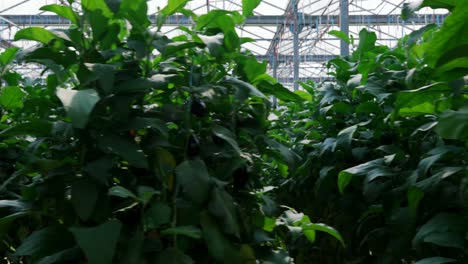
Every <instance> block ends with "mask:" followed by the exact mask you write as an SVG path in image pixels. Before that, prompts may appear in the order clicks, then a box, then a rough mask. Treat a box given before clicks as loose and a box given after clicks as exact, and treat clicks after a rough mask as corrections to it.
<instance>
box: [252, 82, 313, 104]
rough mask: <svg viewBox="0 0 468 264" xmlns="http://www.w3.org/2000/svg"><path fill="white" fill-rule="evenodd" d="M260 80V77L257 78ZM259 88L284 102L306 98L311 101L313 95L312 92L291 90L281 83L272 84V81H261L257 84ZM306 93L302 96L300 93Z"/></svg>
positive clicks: (301, 100)
mask: <svg viewBox="0 0 468 264" xmlns="http://www.w3.org/2000/svg"><path fill="white" fill-rule="evenodd" d="M257 80H258V79H257ZM256 86H257V87H258V90H260V91H261V92H262V93H264V94H267V95H272V96H274V97H276V98H278V99H280V100H281V101H284V102H298V103H299V102H303V101H304V99H306V100H309V101H311V100H312V97H311V95H310V94H308V93H306V92H303V91H295V92H291V91H290V90H288V89H287V88H286V87H284V86H283V85H282V84H280V83H274V84H272V83H271V82H270V81H260V82H258V83H257V84H256ZM301 92H302V93H304V94H305V95H303V96H301V94H299V93H301Z"/></svg>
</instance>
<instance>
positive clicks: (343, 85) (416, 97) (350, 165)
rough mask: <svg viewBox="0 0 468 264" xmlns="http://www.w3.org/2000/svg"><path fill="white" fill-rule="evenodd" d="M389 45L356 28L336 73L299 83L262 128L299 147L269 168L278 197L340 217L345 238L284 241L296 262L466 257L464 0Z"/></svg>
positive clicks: (335, 63) (330, 218) (334, 63)
mask: <svg viewBox="0 0 468 264" xmlns="http://www.w3.org/2000/svg"><path fill="white" fill-rule="evenodd" d="M426 6H429V7H433V8H446V9H448V10H450V15H449V16H448V17H447V19H446V20H445V22H444V23H443V25H442V26H441V27H440V28H438V27H437V26H436V25H427V26H425V27H423V28H421V29H420V30H417V31H415V32H413V33H412V34H410V35H409V36H407V37H405V38H403V39H401V40H400V41H399V43H398V45H397V46H396V47H395V48H389V47H387V46H381V45H376V40H377V37H376V34H375V33H373V32H369V31H367V30H366V29H363V30H362V31H361V32H360V33H359V40H360V41H359V43H358V44H357V45H355V44H354V43H353V42H352V40H351V39H349V38H348V37H347V36H345V35H343V34H342V33H341V32H331V34H334V35H336V36H338V37H340V38H341V39H343V40H344V41H346V42H348V43H350V44H352V46H353V47H354V52H353V53H352V54H351V55H350V56H346V57H343V58H337V59H333V60H331V61H329V62H328V69H329V70H330V74H331V75H333V76H334V77H335V78H336V82H325V83H322V84H315V83H312V82H309V83H302V87H303V90H302V91H299V92H298V93H297V94H298V95H300V96H302V97H303V98H304V99H305V100H306V101H305V102H304V103H302V104H297V103H284V104H282V105H281V106H280V107H279V109H277V110H276V111H275V115H276V116H275V117H274V120H273V121H272V125H271V129H270V130H269V134H270V135H271V137H273V138H275V139H276V140H277V141H279V142H281V143H283V144H286V145H288V146H290V147H291V148H292V149H293V150H294V152H295V153H297V154H298V155H299V156H301V157H303V158H304V162H303V164H301V165H300V166H299V168H297V169H294V168H291V167H288V165H287V164H285V163H281V162H277V163H275V164H274V165H273V166H272V167H271V169H278V170H280V171H282V172H283V173H282V174H283V177H282V178H275V179H272V181H273V182H272V184H273V185H277V186H281V188H279V189H277V195H278V197H280V199H281V201H282V202H283V203H286V204H289V205H291V206H293V207H295V208H298V209H300V210H302V211H304V212H305V213H306V214H307V215H308V216H310V218H311V219H313V220H314V221H319V222H324V223H328V224H330V225H332V226H334V227H335V228H337V229H338V230H339V231H340V232H341V234H342V236H343V239H344V242H345V244H346V246H345V247H342V246H341V245H340V243H338V242H337V241H336V240H332V239H330V238H329V237H326V236H325V237H324V236H322V237H319V238H317V241H316V243H315V244H312V245H311V244H308V243H307V242H306V240H305V239H303V238H298V239H295V240H292V241H289V244H288V248H289V250H290V252H291V254H292V255H293V256H294V257H295V260H296V263H379V264H380V263H418V264H429V263H434V264H436V263H437V264H439V263H467V262H468V225H467V223H468V210H467V209H468V186H467V184H468V53H467V50H468V49H467V47H468V46H467V45H468V38H467V36H468V31H467V29H468V20H467V19H466V15H467V14H468V2H467V1H430V0H426V1H421V3H420V6H415V5H405V8H404V15H405V16H409V15H411V13H412V12H413V11H414V10H416V9H418V8H422V7H426Z"/></svg>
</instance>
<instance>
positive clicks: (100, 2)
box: [81, 0, 113, 26]
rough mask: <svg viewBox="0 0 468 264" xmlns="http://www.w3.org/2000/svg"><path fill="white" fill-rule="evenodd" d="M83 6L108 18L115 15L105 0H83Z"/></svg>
mask: <svg viewBox="0 0 468 264" xmlns="http://www.w3.org/2000/svg"><path fill="white" fill-rule="evenodd" d="M81 6H82V8H83V9H84V10H87V11H90V12H95V13H97V12H99V13H101V15H102V16H104V17H106V18H111V17H112V16H113V13H112V11H111V10H110V9H109V6H108V5H107V3H106V2H105V1H104V0H81ZM101 26H105V25H101Z"/></svg>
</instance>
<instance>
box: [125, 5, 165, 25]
mask: <svg viewBox="0 0 468 264" xmlns="http://www.w3.org/2000/svg"><path fill="white" fill-rule="evenodd" d="M169 2H173V1H169ZM120 12H123V13H124V14H125V17H126V18H127V19H128V20H129V21H130V23H132V25H133V26H134V27H138V28H141V29H145V28H146V27H147V26H148V25H149V24H150V21H149V19H148V5H147V3H146V0H122V3H121V5H120Z"/></svg>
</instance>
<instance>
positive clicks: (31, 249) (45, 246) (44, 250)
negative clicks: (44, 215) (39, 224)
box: [15, 226, 74, 258]
mask: <svg viewBox="0 0 468 264" xmlns="http://www.w3.org/2000/svg"><path fill="white" fill-rule="evenodd" d="M73 245H74V243H73V237H72V235H71V234H70V232H68V231H67V230H66V229H65V228H64V227H63V226H49V227H46V228H44V229H40V230H37V231H34V232H33V233H32V234H31V235H30V236H28V237H27V238H26V239H25V240H24V241H23V243H21V245H20V246H19V247H18V248H17V249H16V252H15V256H33V257H36V258H42V257H46V256H49V255H52V254H54V253H56V252H59V251H62V250H65V249H68V248H70V247H72V246H73Z"/></svg>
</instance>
